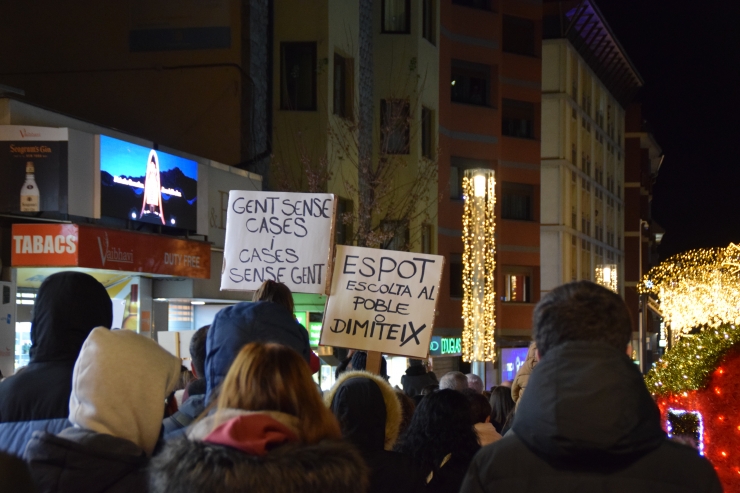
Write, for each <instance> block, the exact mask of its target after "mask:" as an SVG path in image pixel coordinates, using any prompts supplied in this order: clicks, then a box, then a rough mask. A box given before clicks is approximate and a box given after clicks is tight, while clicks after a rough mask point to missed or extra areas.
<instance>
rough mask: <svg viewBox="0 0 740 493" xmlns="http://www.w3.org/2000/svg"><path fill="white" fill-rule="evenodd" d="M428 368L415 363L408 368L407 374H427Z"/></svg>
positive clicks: (416, 375)
mask: <svg viewBox="0 0 740 493" xmlns="http://www.w3.org/2000/svg"><path fill="white" fill-rule="evenodd" d="M426 373H427V369H426V368H424V367H423V366H422V365H414V366H409V367H408V368H406V375H408V376H410V377H418V376H419V375H426Z"/></svg>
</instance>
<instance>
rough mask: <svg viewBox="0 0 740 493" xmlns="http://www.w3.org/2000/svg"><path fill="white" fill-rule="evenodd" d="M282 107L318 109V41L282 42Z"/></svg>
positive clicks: (300, 109) (294, 109)
mask: <svg viewBox="0 0 740 493" xmlns="http://www.w3.org/2000/svg"><path fill="white" fill-rule="evenodd" d="M280 109H282V110H293V111H315V110H316V43H280Z"/></svg>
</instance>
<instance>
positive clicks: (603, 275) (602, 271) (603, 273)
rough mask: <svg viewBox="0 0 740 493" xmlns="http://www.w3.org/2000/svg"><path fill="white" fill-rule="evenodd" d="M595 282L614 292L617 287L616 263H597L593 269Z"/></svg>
mask: <svg viewBox="0 0 740 493" xmlns="http://www.w3.org/2000/svg"><path fill="white" fill-rule="evenodd" d="M594 278H595V279H596V284H601V285H602V286H604V287H605V288H607V289H611V290H612V291H614V292H615V293H616V292H617V290H618V289H619V287H618V284H617V264H599V265H597V266H596V269H595V276H594Z"/></svg>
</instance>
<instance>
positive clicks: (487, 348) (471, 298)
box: [462, 170, 496, 362]
mask: <svg viewBox="0 0 740 493" xmlns="http://www.w3.org/2000/svg"><path fill="white" fill-rule="evenodd" d="M473 172H478V173H479V175H478V176H473ZM480 174H484V176H483V177H482V176H480ZM465 175H466V176H465V177H464V178H463V193H464V196H465V211H464V212H463V234H462V240H463V245H464V251H463V258H462V261H463V275H462V277H463V310H462V315H463V321H464V329H463V336H462V353H463V361H467V362H471V361H493V360H494V358H495V342H494V331H495V328H496V313H495V309H496V284H495V279H494V271H495V269H496V260H495V253H496V245H495V240H494V232H495V229H496V223H495V211H494V209H495V205H496V180H495V179H494V176H493V171H491V170H468V171H466V173H465ZM475 179H479V180H485V182H484V183H483V184H479V186H481V189H480V190H479V193H477V194H476V193H475V192H476V189H475V185H476V184H475V183H474V180H475ZM483 187H485V188H483ZM483 191H485V193H483ZM480 290H483V293H481V292H480Z"/></svg>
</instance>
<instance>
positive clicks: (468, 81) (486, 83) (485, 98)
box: [451, 60, 491, 106]
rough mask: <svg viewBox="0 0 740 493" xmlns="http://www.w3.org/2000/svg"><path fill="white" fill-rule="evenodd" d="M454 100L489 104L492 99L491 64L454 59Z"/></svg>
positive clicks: (482, 104) (480, 104) (483, 104)
mask: <svg viewBox="0 0 740 493" xmlns="http://www.w3.org/2000/svg"><path fill="white" fill-rule="evenodd" d="M451 85H452V89H451V92H452V98H451V99H452V102H454V103H466V104H475V105H478V106H488V105H489V104H490V101H491V94H490V92H491V66H490V65H481V64H479V63H471V62H464V61H462V60H452V81H451Z"/></svg>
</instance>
